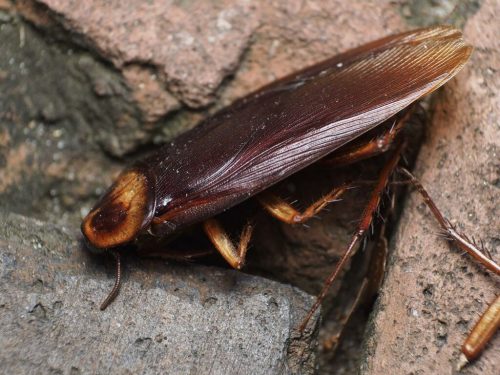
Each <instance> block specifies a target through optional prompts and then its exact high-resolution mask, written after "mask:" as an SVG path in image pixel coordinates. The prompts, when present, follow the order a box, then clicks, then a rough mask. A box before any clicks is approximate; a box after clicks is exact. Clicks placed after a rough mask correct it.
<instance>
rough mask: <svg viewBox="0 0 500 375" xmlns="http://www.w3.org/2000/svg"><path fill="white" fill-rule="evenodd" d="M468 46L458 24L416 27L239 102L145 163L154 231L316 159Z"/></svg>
mask: <svg viewBox="0 0 500 375" xmlns="http://www.w3.org/2000/svg"><path fill="white" fill-rule="evenodd" d="M471 51H472V48H471V47H470V46H469V45H467V44H466V43H465V42H464V41H463V39H462V35H461V33H460V32H459V31H458V30H456V29H453V28H451V27H447V26H437V27H431V28H426V29H420V30H416V31H411V32H406V33H402V34H399V35H395V36H390V37H387V38H384V39H381V40H378V41H375V42H372V43H369V44H367V45H364V46H362V47H359V48H356V49H354V50H351V51H348V52H346V53H343V54H340V55H337V56H335V57H333V58H330V59H328V60H326V61H323V62H321V63H319V64H317V65H314V66H312V67H310V68H307V69H304V70H302V71H300V72H298V73H295V74H292V75H290V76H287V77H285V78H283V79H281V80H279V81H277V82H275V83H272V84H270V85H268V86H266V87H264V88H262V89H260V90H258V91H257V92H255V93H254V94H251V95H250V96H248V97H245V98H243V99H240V100H238V101H237V102H235V103H234V104H233V105H231V106H230V107H228V108H227V109H225V110H223V111H221V112H219V113H218V114H216V115H215V116H213V117H211V118H210V119H208V120H207V121H205V122H204V123H203V124H201V125H200V126H198V127H196V128H194V129H193V130H191V131H189V132H187V133H185V134H184V135H182V136H181V137H179V138H177V139H176V140H174V141H173V142H171V144H170V145H168V146H166V147H164V148H162V149H160V150H159V151H158V152H157V153H156V154H154V155H152V156H151V157H150V158H149V159H146V160H145V161H144V162H143V163H142V164H141V168H142V169H144V170H145V173H146V172H147V173H149V174H151V175H155V192H156V193H155V195H156V202H155V203H156V206H155V207H156V212H155V214H154V216H155V218H154V219H153V227H152V228H153V229H154V228H155V227H156V228H157V229H158V231H159V232H162V231H163V232H165V231H167V232H168V231H169V230H174V229H176V228H178V227H179V226H184V225H187V224H191V223H193V222H196V221H200V220H203V219H204V218H206V217H209V216H211V215H214V214H216V213H218V212H221V211H223V210H224V209H227V208H229V207H231V206H233V205H235V204H237V203H239V202H241V201H243V200H245V199H247V198H248V197H250V196H252V195H254V194H256V193H258V192H260V191H262V190H264V189H266V188H267V187H269V186H271V185H273V184H275V183H277V182H278V181H280V180H282V179H284V178H285V177H287V176H289V175H290V174H292V173H294V172H296V171H298V170H300V169H302V168H304V167H306V166H308V165H310V164H311V163H313V162H315V161H316V160H318V159H320V158H322V157H324V156H326V155H327V154H329V153H330V152H332V151H334V150H335V149H337V148H339V147H340V146H342V145H344V144H345V143H347V142H350V141H352V140H353V139H355V138H356V137H359V136H360V135H362V134H363V133H365V132H367V131H368V130H370V129H372V128H374V127H375V126H377V125H378V124H380V123H382V122H383V121H385V120H387V119H388V118H390V117H392V116H393V115H395V114H396V113H398V112H400V111H401V110H403V109H404V108H405V107H407V106H408V105H409V104H411V103H412V102H414V101H416V100H417V99H419V98H420V97H422V96H423V95H426V94H428V93H430V92H432V91H434V90H435V89H437V88H438V87H440V86H441V85H443V84H444V83H445V82H446V81H448V80H449V79H450V78H452V77H453V76H454V75H455V74H456V73H457V72H458V71H459V70H460V69H461V68H462V67H463V65H464V64H465V63H466V61H467V60H468V58H469V56H470V54H471ZM146 170H147V171H146ZM164 224H167V225H166V226H165V225H164ZM159 228H161V230H160V229H159ZM165 228H170V229H165Z"/></svg>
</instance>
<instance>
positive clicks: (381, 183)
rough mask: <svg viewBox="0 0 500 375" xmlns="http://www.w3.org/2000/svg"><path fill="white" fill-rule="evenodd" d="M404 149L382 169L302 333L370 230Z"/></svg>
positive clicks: (397, 149) (400, 145)
mask: <svg viewBox="0 0 500 375" xmlns="http://www.w3.org/2000/svg"><path fill="white" fill-rule="evenodd" d="M402 149H403V143H399V144H398V146H397V147H396V150H395V151H394V153H393V155H392V156H391V158H390V159H389V161H388V162H387V163H386V165H385V166H384V168H383V169H382V171H381V173H380V176H379V178H378V181H377V184H376V185H375V188H374V189H373V191H372V194H371V196H370V200H369V201H368V204H367V205H366V207H365V209H364V211H363V215H362V216H361V221H360V223H359V225H358V228H357V230H356V232H355V233H354V235H353V236H352V239H351V242H350V243H349V246H347V249H346V251H345V252H344V255H342V258H341V259H340V261H339V262H338V263H337V265H336V266H335V268H334V270H333V272H332V273H331V274H330V276H328V278H327V279H326V281H325V283H324V285H323V289H322V290H321V292H320V293H319V295H318V297H317V298H316V302H315V303H314V305H313V307H312V308H311V309H310V310H309V313H308V314H307V316H306V317H305V319H304V321H303V322H302V324H301V325H300V328H299V329H300V331H304V329H305V327H306V326H307V323H308V322H309V320H310V319H311V317H312V316H313V314H314V313H315V312H316V310H317V309H318V307H319V306H320V305H321V303H322V302H323V300H324V299H325V297H326V294H327V293H328V290H329V289H330V286H331V285H332V284H333V282H334V281H335V280H336V279H337V277H338V275H339V273H340V271H341V270H342V269H343V268H344V266H345V265H346V263H347V261H348V260H349V258H350V257H351V255H353V253H354V251H355V247H356V245H357V244H358V243H359V241H360V240H361V239H362V238H363V237H364V235H365V233H366V231H367V230H368V229H369V228H370V225H371V223H372V221H373V216H374V213H375V212H376V210H377V209H378V207H379V204H380V200H381V197H382V194H383V192H384V190H385V189H386V187H387V185H388V184H389V178H390V177H391V175H392V173H393V171H394V169H395V168H396V166H397V164H398V162H399V159H400V156H401V151H402Z"/></svg>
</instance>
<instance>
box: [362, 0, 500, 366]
mask: <svg viewBox="0 0 500 375" xmlns="http://www.w3.org/2000/svg"><path fill="white" fill-rule="evenodd" d="M498 12H500V8H499V5H498V2H495V1H487V2H485V3H484V4H483V5H482V7H481V9H480V11H479V12H478V14H476V15H475V16H474V17H473V18H472V19H470V20H469V21H468V23H467V25H466V28H465V37H466V39H467V40H468V41H469V42H471V43H472V44H473V45H475V46H476V50H475V52H474V54H473V57H472V59H471V61H470V62H469V64H468V65H467V66H466V67H465V68H464V71H463V72H461V73H460V74H459V75H458V76H457V78H456V79H455V80H453V81H452V82H450V84H449V85H447V86H446V87H445V88H444V90H443V92H442V95H441V96H440V97H439V101H438V103H437V106H436V113H435V115H434V118H433V121H432V126H431V127H430V130H429V134H428V137H427V141H426V142H425V144H424V146H423V148H422V151H421V154H420V160H419V163H418V166H417V169H416V171H415V174H416V175H417V176H419V177H420V179H421V181H422V182H423V184H424V186H426V187H427V189H428V190H429V192H430V194H431V196H432V197H433V198H434V199H435V201H436V204H437V205H438V207H440V208H441V210H442V211H443V213H444V214H445V215H446V217H448V218H450V219H451V221H452V223H454V224H456V225H458V226H459V228H460V230H463V231H464V232H465V233H468V234H469V235H474V236H475V237H476V238H480V239H482V240H483V241H484V244H485V247H486V248H488V249H490V251H491V252H492V255H493V257H494V258H495V259H496V260H497V261H498V260H499V254H498V244H499V232H498V230H499V228H500V211H499V207H500V206H499V204H498V202H500V189H499V186H498V181H499V180H500V158H499V156H498V155H499V154H500V128H499V127H498V118H499V117H500V113H499V111H500V105H499V103H500V95H499V92H500V91H499V88H500V77H499V75H498V74H494V73H493V72H495V71H498V69H499V65H500V53H499V51H500V48H499V47H500V45H499V42H498V39H497V38H496V37H494V35H498V34H499V33H500V27H499V24H498V22H496V15H497V14H498ZM437 233H438V227H437V226H436V222H435V220H434V218H433V217H432V216H431V215H430V213H429V210H428V209H427V208H426V206H424V204H423V203H422V200H421V199H420V196H419V195H418V194H417V193H412V194H411V198H410V200H409V201H408V202H407V204H406V207H405V210H404V214H403V216H402V218H401V221H400V224H399V229H398V231H397V233H396V237H395V240H394V245H393V247H394V253H393V256H392V258H391V264H390V267H389V269H388V274H387V278H386V281H385V284H384V286H383V288H382V294H381V297H380V299H379V302H378V307H377V309H376V311H377V313H376V315H375V317H374V318H373V323H372V324H373V328H372V332H371V333H370V336H369V340H368V346H367V353H368V357H367V359H366V362H365V363H364V365H363V373H364V374H384V373H386V374H387V373H397V374H410V373H413V374H417V373H421V374H450V373H452V372H453V370H454V368H455V366H456V364H457V360H458V357H459V354H460V347H461V345H462V342H463V341H464V339H465V337H466V335H467V333H468V332H469V330H470V329H471V328H472V327H473V325H474V323H475V322H476V321H477V320H478V317H479V314H481V312H483V311H484V310H485V309H486V307H487V305H488V304H489V303H490V302H492V301H493V299H494V298H495V296H496V295H497V294H498V290H499V289H498V288H499V286H500V285H499V280H498V277H496V276H494V275H492V274H491V273H490V272H487V271H485V270H484V268H483V267H482V266H479V265H477V264H475V263H474V261H472V260H471V259H470V257H468V256H467V255H464V254H462V253H461V252H460V251H457V249H455V248H450V246H449V245H448V244H447V243H446V242H445V241H444V240H443V239H441V238H440V237H439V236H438V235H437ZM499 358H500V336H498V334H497V335H496V337H494V340H493V342H492V343H491V344H490V346H489V347H488V348H487V349H486V351H485V352H484V354H483V355H482V357H481V358H480V359H479V360H478V361H477V362H476V363H474V364H472V365H470V366H469V367H467V368H466V369H465V370H463V371H462V373H464V374H492V375H493V374H497V373H498V366H499ZM395 369H397V371H396V370H395ZM395 371H396V372H395Z"/></svg>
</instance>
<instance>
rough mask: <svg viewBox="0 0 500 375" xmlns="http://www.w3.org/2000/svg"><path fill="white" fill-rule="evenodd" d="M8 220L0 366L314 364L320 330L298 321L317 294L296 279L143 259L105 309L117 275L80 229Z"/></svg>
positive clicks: (275, 367) (0, 277)
mask: <svg viewBox="0 0 500 375" xmlns="http://www.w3.org/2000/svg"><path fill="white" fill-rule="evenodd" d="M0 222H1V223H2V225H1V226H0V289H1V290H0V296H1V297H0V327H1V329H0V348H1V350H0V363H1V372H2V373H11V374H13V373H16V374H28V373H33V371H36V372H37V373H45V374H47V373H61V374H70V373H71V374H73V373H83V374H90V373H92V374H100V373H103V374H104V373H106V374H124V373H130V374H138V373H141V374H158V373H163V372H164V371H166V369H168V370H167V371H168V373H171V374H186V373H196V374H208V373H212V374H228V373H231V374H249V373H253V374H287V373H296V374H312V373H313V370H314V358H315V354H314V345H313V343H312V341H313V340H314V334H312V331H311V330H309V331H306V332H305V333H304V334H303V336H300V335H299V334H298V333H297V332H295V331H294V329H295V328H296V327H297V326H298V324H299V322H300V319H301V318H302V317H303V315H304V314H305V313H306V311H307V309H308V307H309V306H311V304H312V302H313V298H312V297H311V296H309V295H307V294H305V293H304V292H301V291H300V290H298V289H296V288H293V287H290V286H285V285H282V284H278V283H276V282H272V281H269V280H265V279H261V278H259V277H256V276H248V275H245V274H243V273H241V272H234V271H227V270H221V269H215V268H212V267H203V266H194V265H188V266H183V265H179V264H176V265H169V264H166V263H164V262H158V261H157V260H136V262H133V263H132V262H129V264H131V265H130V266H127V267H126V276H125V280H124V285H123V289H122V290H121V293H120V295H119V297H118V299H117V301H115V303H113V304H112V305H111V306H110V307H109V308H108V309H107V310H106V311H104V312H101V311H99V309H98V304H96V302H98V300H99V299H101V298H102V297H103V296H104V295H105V294H106V293H107V292H108V289H109V288H110V287H111V280H109V279H108V278H106V268H105V267H104V265H103V262H99V261H97V259H96V258H95V257H92V256H91V255H90V254H89V253H88V252H87V251H84V250H83V249H82V245H81V243H79V242H78V241H76V240H75V238H77V237H76V236H75V231H74V230H70V229H67V228H64V227H63V228H61V227H59V226H54V225H51V224H49V223H47V222H41V221H37V220H33V219H27V218H24V217H22V216H19V215H15V214H5V213H1V214H0ZM132 264H133V265H132ZM110 268H111V267H110ZM111 269H112V268H111ZM312 329H313V330H314V327H313V328H312ZM35 369H36V370H35Z"/></svg>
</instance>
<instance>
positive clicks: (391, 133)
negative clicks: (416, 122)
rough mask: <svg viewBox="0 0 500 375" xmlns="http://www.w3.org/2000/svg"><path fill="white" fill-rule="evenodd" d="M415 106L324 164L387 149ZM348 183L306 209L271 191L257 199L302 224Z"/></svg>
mask: <svg viewBox="0 0 500 375" xmlns="http://www.w3.org/2000/svg"><path fill="white" fill-rule="evenodd" d="M411 113H413V111H412V110H409V111H408V112H406V113H405V115H404V116H402V117H401V118H399V119H398V120H397V121H395V123H394V125H393V126H391V128H390V129H389V130H387V131H386V132H384V133H382V134H381V135H379V136H377V137H376V138H374V139H371V140H369V141H365V142H362V143H357V144H354V145H353V146H349V147H344V148H341V149H339V150H338V151H336V152H334V153H333V154H331V155H329V156H327V157H326V158H325V159H323V160H321V161H320V163H321V164H326V165H331V166H335V167H339V166H345V165H348V164H352V163H356V162H358V161H361V160H364V159H367V158H371V157H373V156H376V155H379V154H382V153H385V152H387V150H388V149H389V148H390V147H391V146H392V145H394V143H395V141H396V139H397V137H398V135H399V134H400V132H401V130H402V129H403V127H404V125H405V123H406V122H407V120H408V118H409V117H410V115H411ZM349 187H350V186H349V185H348V184H346V185H342V186H340V187H337V188H334V189H332V190H331V191H330V192H329V193H328V194H326V195H324V196H323V197H321V198H320V199H318V200H317V201H316V202H314V203H313V204H311V205H310V206H309V207H307V208H306V209H305V210H304V211H303V212H299V211H298V210H296V209H295V208H294V207H293V206H292V205H291V204H289V203H288V202H286V201H285V200H284V199H282V198H280V197H278V196H276V195H275V194H273V193H271V192H268V191H266V192H263V193H261V194H259V195H258V196H257V200H258V201H259V203H260V204H261V205H262V207H263V208H264V209H265V210H266V211H267V212H268V213H270V214H271V215H272V216H274V217H275V218H276V219H278V220H281V221H283V222H285V223H287V224H300V223H304V222H305V221H307V220H309V219H310V218H312V217H313V216H314V215H316V214H317V213H318V212H320V211H321V210H322V209H324V208H325V207H326V206H327V205H328V204H329V203H331V202H333V201H335V200H337V199H339V197H340V196H341V195H342V194H343V193H345V191H346V190H348V189H349Z"/></svg>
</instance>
